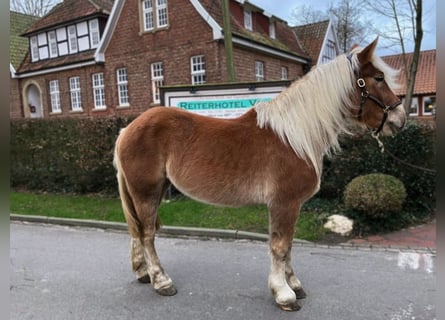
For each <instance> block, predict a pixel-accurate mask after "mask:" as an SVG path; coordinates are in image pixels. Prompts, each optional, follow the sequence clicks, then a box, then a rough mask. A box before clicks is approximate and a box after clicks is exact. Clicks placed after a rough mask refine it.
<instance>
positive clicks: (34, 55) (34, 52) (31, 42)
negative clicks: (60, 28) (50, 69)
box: [29, 36, 39, 62]
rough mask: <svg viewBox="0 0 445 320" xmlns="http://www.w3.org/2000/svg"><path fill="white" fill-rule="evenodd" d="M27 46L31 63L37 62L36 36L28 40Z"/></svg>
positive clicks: (37, 47)
mask: <svg viewBox="0 0 445 320" xmlns="http://www.w3.org/2000/svg"><path fill="white" fill-rule="evenodd" d="M29 45H30V47H31V61H33V62H34V61H38V60H39V46H38V44H37V36H33V37H31V38H30V39H29Z"/></svg>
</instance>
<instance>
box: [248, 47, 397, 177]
mask: <svg viewBox="0 0 445 320" xmlns="http://www.w3.org/2000/svg"><path fill="white" fill-rule="evenodd" d="M362 49H363V48H356V49H354V50H353V51H352V52H351V55H350V56H349V57H348V56H346V55H340V56H338V57H337V58H336V59H335V60H334V61H332V62H330V63H328V64H324V65H320V66H317V67H315V68H313V70H311V72H309V73H308V74H306V75H305V76H304V77H303V78H301V79H299V80H297V81H295V82H294V83H292V84H291V85H290V87H289V88H287V89H286V90H284V91H283V92H281V93H280V94H279V95H278V96H277V97H276V98H275V99H273V100H271V101H269V102H263V103H259V104H257V105H256V106H255V110H256V113H257V124H258V126H259V127H260V128H265V127H269V128H271V129H272V130H273V131H274V132H275V133H276V134H277V135H278V136H279V137H280V139H281V140H282V141H283V142H284V143H286V144H289V145H290V146H291V147H292V149H293V150H294V152H295V153H296V154H297V155H298V156H300V157H301V158H303V159H305V160H306V161H308V162H309V163H311V164H312V165H313V166H314V168H315V171H316V173H317V175H318V176H320V175H321V169H322V159H323V156H324V155H330V154H331V153H332V152H333V151H338V150H339V149H340V145H339V142H338V136H339V134H341V133H348V134H351V132H350V130H349V129H348V128H350V125H351V121H350V120H351V118H352V117H351V115H352V114H351V109H352V108H358V106H354V105H353V103H352V101H351V96H352V93H353V90H354V88H355V86H356V76H355V73H354V72H357V71H358V70H359V61H358V57H357V53H358V52H360V51H361V50H362ZM371 62H372V64H373V65H374V66H375V67H376V68H378V69H380V70H381V71H383V72H384V74H385V81H386V82H387V83H388V85H389V86H390V87H391V88H392V89H394V88H396V86H397V84H396V80H395V79H396V77H397V74H398V71H396V70H394V69H391V68H390V67H389V66H388V65H386V64H385V63H384V62H383V60H382V59H380V58H379V57H377V56H375V55H374V56H373V58H372V59H371Z"/></svg>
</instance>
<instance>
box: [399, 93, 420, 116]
mask: <svg viewBox="0 0 445 320" xmlns="http://www.w3.org/2000/svg"><path fill="white" fill-rule="evenodd" d="M402 103H403V104H405V98H403V100H402ZM412 109H414V110H415V112H411V110H412ZM409 115H410V116H418V115H419V98H418V97H413V98H412V100H411V107H410V108H409Z"/></svg>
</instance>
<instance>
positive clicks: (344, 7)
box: [329, 0, 366, 52]
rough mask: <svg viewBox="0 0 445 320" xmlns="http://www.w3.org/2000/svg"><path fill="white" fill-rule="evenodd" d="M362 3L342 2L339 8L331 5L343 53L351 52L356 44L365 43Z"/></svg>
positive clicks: (352, 0)
mask: <svg viewBox="0 0 445 320" xmlns="http://www.w3.org/2000/svg"><path fill="white" fill-rule="evenodd" d="M360 3H361V2H358V1H357V0H341V1H340V2H339V3H338V5H337V6H333V5H331V8H330V9H329V12H330V14H331V17H332V19H333V21H334V25H335V28H336V30H337V39H338V41H339V46H340V50H342V51H343V52H349V50H350V49H351V47H352V45H353V44H354V43H363V42H364V39H365V37H366V32H365V30H366V28H365V25H364V22H363V14H362V8H363V7H362V6H361V4H360Z"/></svg>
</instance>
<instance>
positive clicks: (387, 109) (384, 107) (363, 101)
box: [346, 54, 402, 136]
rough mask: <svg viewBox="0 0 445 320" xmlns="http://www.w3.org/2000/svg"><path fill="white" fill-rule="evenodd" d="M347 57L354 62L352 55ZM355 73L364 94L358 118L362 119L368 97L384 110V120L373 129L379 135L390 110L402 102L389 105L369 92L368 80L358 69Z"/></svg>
mask: <svg viewBox="0 0 445 320" xmlns="http://www.w3.org/2000/svg"><path fill="white" fill-rule="evenodd" d="M346 57H347V58H348V60H349V62H350V63H351V64H352V55H351V54H348V55H347V56H346ZM354 73H355V74H356V76H357V78H358V79H357V85H358V87H359V88H360V90H361V95H362V98H361V100H360V109H359V111H358V116H357V118H358V120H359V121H360V120H361V119H362V113H363V106H364V104H365V102H366V100H367V99H371V100H372V101H374V103H375V104H377V105H378V106H379V107H380V108H381V109H382V110H383V118H382V122H381V123H380V126H379V127H378V128H377V129H375V130H374V131H373V135H376V136H377V135H378V134H379V133H380V131H382V129H383V126H384V125H385V122H386V119H387V118H388V113H389V112H390V111H392V110H394V109H395V108H397V107H398V106H399V104H402V102H401V101H400V100H399V101H397V102H395V103H393V104H392V105H390V106H387V105H386V104H384V103H383V102H382V101H381V100H380V99H379V98H377V97H376V96H374V95H372V94H370V93H369V92H368V90H366V82H365V80H364V79H363V78H361V77H360V76H359V74H358V71H356V70H354Z"/></svg>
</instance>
